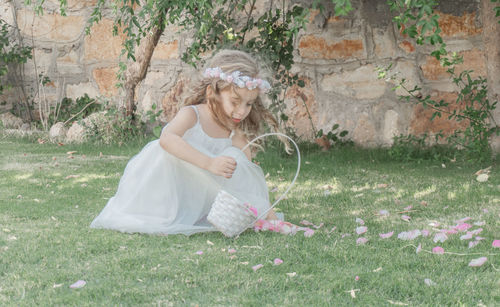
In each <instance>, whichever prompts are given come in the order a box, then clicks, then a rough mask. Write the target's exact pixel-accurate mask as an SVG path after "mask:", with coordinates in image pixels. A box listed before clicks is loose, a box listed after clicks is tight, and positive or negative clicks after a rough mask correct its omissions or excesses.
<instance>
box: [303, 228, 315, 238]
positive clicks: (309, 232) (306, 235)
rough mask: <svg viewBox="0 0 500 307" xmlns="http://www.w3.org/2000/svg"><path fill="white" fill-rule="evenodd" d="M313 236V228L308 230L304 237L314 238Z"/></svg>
mask: <svg viewBox="0 0 500 307" xmlns="http://www.w3.org/2000/svg"><path fill="white" fill-rule="evenodd" d="M313 234H314V230H312V229H311V228H307V229H306V231H304V237H306V238H309V237H312V235H313Z"/></svg>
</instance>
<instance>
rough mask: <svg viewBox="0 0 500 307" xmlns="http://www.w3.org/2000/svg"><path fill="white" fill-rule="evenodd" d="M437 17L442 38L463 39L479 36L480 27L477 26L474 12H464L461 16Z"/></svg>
mask: <svg viewBox="0 0 500 307" xmlns="http://www.w3.org/2000/svg"><path fill="white" fill-rule="evenodd" d="M436 14H438V15H439V19H438V22H439V27H440V28H441V35H442V36H443V37H464V36H472V35H478V34H481V31H482V29H481V27H479V26H478V25H477V21H476V13H475V12H470V13H467V12H464V14H463V15H462V16H454V15H451V14H445V13H441V12H439V11H436Z"/></svg>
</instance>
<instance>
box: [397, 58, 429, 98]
mask: <svg viewBox="0 0 500 307" xmlns="http://www.w3.org/2000/svg"><path fill="white" fill-rule="evenodd" d="M391 72H392V73H394V74H395V76H396V78H397V80H398V81H401V80H403V79H405V82H404V86H405V87H406V88H407V89H408V90H412V89H414V88H415V86H422V82H421V80H420V77H419V75H418V72H417V65H416V64H415V62H413V61H406V60H400V61H398V62H397V63H396V65H395V66H394V68H393V69H392V71H391ZM391 83H393V84H394V85H396V84H397V83H396V81H391ZM395 93H396V95H398V96H401V95H404V96H406V95H409V94H408V92H407V91H406V90H405V89H403V88H397V89H396V90H395ZM414 94H415V95H416V94H417V93H414Z"/></svg>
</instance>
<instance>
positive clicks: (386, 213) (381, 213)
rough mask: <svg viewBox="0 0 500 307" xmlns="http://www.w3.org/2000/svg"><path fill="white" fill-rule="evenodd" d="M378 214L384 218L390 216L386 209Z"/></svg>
mask: <svg viewBox="0 0 500 307" xmlns="http://www.w3.org/2000/svg"><path fill="white" fill-rule="evenodd" d="M378 214H380V215H382V216H386V215H389V211H387V210H385V209H382V210H380V211H379V212H378Z"/></svg>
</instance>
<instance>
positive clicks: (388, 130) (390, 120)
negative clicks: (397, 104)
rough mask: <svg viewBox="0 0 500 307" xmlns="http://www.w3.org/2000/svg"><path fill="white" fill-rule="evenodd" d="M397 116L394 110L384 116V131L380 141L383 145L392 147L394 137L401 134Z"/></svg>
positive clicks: (388, 111)
mask: <svg viewBox="0 0 500 307" xmlns="http://www.w3.org/2000/svg"><path fill="white" fill-rule="evenodd" d="M398 127H399V114H398V112H396V111H394V110H387V111H386V112H385V115H384V131H383V134H382V141H383V144H384V145H389V146H390V145H392V143H393V142H394V140H393V138H394V136H398V135H400V134H401V132H400V131H399V128H398Z"/></svg>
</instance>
